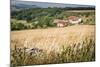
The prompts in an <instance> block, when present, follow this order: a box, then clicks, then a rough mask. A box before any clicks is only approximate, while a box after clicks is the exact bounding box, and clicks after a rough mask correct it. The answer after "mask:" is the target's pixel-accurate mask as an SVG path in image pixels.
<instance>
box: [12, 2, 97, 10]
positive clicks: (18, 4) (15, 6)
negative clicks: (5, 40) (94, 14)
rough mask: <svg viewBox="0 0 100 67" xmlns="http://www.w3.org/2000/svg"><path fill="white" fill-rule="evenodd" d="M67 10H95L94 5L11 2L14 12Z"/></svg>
mask: <svg viewBox="0 0 100 67" xmlns="http://www.w3.org/2000/svg"><path fill="white" fill-rule="evenodd" d="M48 7H51V8H54V7H56V8H67V9H84V8H86V9H87V8H89V9H95V6H94V5H79V4H61V3H46V2H33V1H11V9H12V10H20V9H29V8H48Z"/></svg>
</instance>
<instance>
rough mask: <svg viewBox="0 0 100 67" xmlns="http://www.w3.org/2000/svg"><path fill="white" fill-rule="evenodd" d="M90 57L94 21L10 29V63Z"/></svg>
mask: <svg viewBox="0 0 100 67" xmlns="http://www.w3.org/2000/svg"><path fill="white" fill-rule="evenodd" d="M94 60H95V25H74V26H68V27H64V28H48V29H35V30H22V31H12V32H11V63H12V66H13V65H19V66H20V65H32V64H51V63H66V62H67V63H69V62H85V61H86V62H88V61H94ZM41 61H42V62H41Z"/></svg>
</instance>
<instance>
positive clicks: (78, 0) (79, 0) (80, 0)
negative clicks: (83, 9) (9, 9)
mask: <svg viewBox="0 0 100 67" xmlns="http://www.w3.org/2000/svg"><path fill="white" fill-rule="evenodd" d="M19 1H20V0H19ZM21 1H37V2H53V3H65V4H66V3H67V4H82V5H95V4H96V2H95V0H21Z"/></svg>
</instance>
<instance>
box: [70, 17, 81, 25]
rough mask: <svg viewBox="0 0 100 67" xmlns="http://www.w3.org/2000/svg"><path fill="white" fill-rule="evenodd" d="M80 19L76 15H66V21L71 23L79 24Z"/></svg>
mask: <svg viewBox="0 0 100 67" xmlns="http://www.w3.org/2000/svg"><path fill="white" fill-rule="evenodd" d="M81 21H82V19H81V18H80V17H76V16H69V17H68V22H69V23H71V24H79V23H81Z"/></svg>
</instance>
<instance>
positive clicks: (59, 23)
mask: <svg viewBox="0 0 100 67" xmlns="http://www.w3.org/2000/svg"><path fill="white" fill-rule="evenodd" d="M53 23H55V24H56V25H57V27H65V26H67V25H68V20H60V19H55V20H54V22H53Z"/></svg>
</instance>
